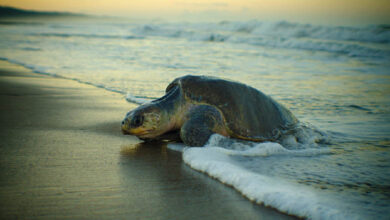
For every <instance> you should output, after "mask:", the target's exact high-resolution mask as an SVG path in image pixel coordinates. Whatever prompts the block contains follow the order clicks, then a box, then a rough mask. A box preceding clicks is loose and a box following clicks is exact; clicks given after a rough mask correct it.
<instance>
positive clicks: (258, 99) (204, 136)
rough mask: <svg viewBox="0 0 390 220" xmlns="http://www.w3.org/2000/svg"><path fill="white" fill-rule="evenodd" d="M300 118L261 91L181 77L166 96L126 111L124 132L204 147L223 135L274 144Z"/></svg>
mask: <svg viewBox="0 0 390 220" xmlns="http://www.w3.org/2000/svg"><path fill="white" fill-rule="evenodd" d="M297 122H298V120H297V119H296V118H295V116H294V115H293V114H292V113H291V112H290V111H289V110H288V109H286V108H285V107H284V106H282V105H281V104H279V103H277V102H276V101H275V100H273V99H272V98H271V97H269V96H267V95H265V94H263V93H262V92H260V91H259V90H257V89H254V88H252V87H250V86H247V85H244V84H242V83H239V82H233V81H229V80H224V79H219V78H215V77H208V76H192V75H187V76H183V77H179V78H177V79H175V80H173V82H171V83H170V84H169V85H168V87H167V88H166V94H165V95H164V96H163V97H161V98H159V99H156V100H154V101H152V102H150V103H147V104H143V105H141V106H139V107H138V108H136V109H134V110H132V111H130V112H128V113H127V115H126V117H125V119H124V120H123V121H122V131H123V133H124V134H131V135H135V136H137V137H138V138H140V139H142V140H154V139H164V138H166V137H168V136H167V134H172V133H174V134H175V133H176V134H177V136H179V137H180V139H181V140H182V141H183V142H184V144H186V145H189V146H203V145H204V144H206V143H207V141H208V139H209V137H210V136H211V135H212V134H214V133H218V134H221V135H224V136H227V137H232V138H238V139H244V140H250V141H275V140H276V139H278V138H279V137H280V134H281V133H282V132H283V131H284V130H287V129H290V128H291V127H293V126H294V125H295V124H296V123H297Z"/></svg>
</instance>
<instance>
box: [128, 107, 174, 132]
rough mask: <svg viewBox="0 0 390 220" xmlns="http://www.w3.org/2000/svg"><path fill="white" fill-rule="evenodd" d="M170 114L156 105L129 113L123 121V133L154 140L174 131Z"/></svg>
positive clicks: (139, 108)
mask: <svg viewBox="0 0 390 220" xmlns="http://www.w3.org/2000/svg"><path fill="white" fill-rule="evenodd" d="M170 121H171V120H170V117H169V116H168V114H167V113H166V112H165V111H164V110H163V109H161V108H160V107H159V106H158V105H156V104H154V103H149V104H144V105H141V106H139V107H138V108H136V109H134V110H132V111H130V112H128V113H127V114H126V117H125V118H124V119H123V121H122V132H123V133H124V134H131V135H135V136H137V137H138V138H140V139H154V138H156V137H158V136H159V135H161V134H164V133H166V132H167V131H169V130H171V129H172V127H173V126H172V123H171V122H170Z"/></svg>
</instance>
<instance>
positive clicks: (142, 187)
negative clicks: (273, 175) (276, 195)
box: [0, 61, 292, 219]
mask: <svg viewBox="0 0 390 220" xmlns="http://www.w3.org/2000/svg"><path fill="white" fill-rule="evenodd" d="M0 102H1V105H0V106H1V107H0V140H1V141H0V175H1V177H0V198H1V199H0V218H1V219H53V218H61V219H63V218H65V219H274V218H275V219H291V218H292V217H290V216H287V215H284V214H282V213H279V212H277V211H275V210H274V209H271V208H267V207H263V206H261V205H257V204H254V203H252V202H250V201H248V200H247V199H245V198H244V197H243V196H241V195H240V194H239V193H238V192H236V191H235V190H234V189H232V188H230V187H228V186H225V185H223V184H221V183H219V182H218V181H216V180H214V179H211V178H209V177H208V176H206V175H205V174H202V173H198V172H197V171H194V170H192V169H191V168H189V167H188V166H187V165H185V164H184V163H183V161H182V158H181V153H178V152H174V151H171V150H169V149H167V147H166V145H165V144H163V143H160V144H157V143H154V144H144V143H141V142H140V141H139V140H138V139H136V138H135V137H132V136H124V135H122V133H121V132H120V125H119V124H120V121H121V120H122V117H123V116H124V115H125V113H126V112H127V111H128V110H130V109H132V108H134V107H136V105H132V104H129V103H127V102H126V101H125V100H124V98H123V97H122V95H120V94H116V93H112V92H108V91H106V90H103V89H99V88H95V87H93V86H89V85H84V84H80V83H77V82H75V81H72V80H66V79H60V78H54V77H50V76H44V75H39V74H34V73H31V72H30V71H29V70H27V69H25V68H23V67H20V66H17V65H14V64H10V63H7V62H5V61H0Z"/></svg>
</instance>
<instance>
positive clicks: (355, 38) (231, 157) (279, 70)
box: [0, 19, 390, 219]
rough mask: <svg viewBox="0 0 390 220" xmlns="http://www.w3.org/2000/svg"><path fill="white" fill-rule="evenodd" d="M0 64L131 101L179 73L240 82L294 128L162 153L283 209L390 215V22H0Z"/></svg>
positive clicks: (338, 215) (311, 214)
mask: <svg viewBox="0 0 390 220" xmlns="http://www.w3.org/2000/svg"><path fill="white" fill-rule="evenodd" d="M0 59H1V60H6V61H9V62H13V63H17V64H20V65H23V66H25V67H27V68H30V69H32V70H33V71H34V72H36V73H40V74H48V75H53V76H57V77H63V78H68V79H73V80H77V81H79V82H81V83H87V84H92V85H94V86H97V87H101V88H102V89H107V90H111V91H114V92H118V93H121V94H123V97H124V99H125V98H126V99H127V100H128V101H129V102H134V103H139V104H142V103H145V102H148V101H150V100H153V99H155V98H158V97H160V96H162V95H163V94H164V90H165V87H166V86H167V85H168V84H169V83H170V82H171V81H172V80H173V79H175V78H176V77H179V76H183V75H187V74H193V75H211V76H217V77H223V78H227V79H231V80H235V81H240V82H243V83H246V84H248V85H250V86H252V87H255V88H257V89H259V90H261V91H263V92H264V93H266V94H268V95H270V96H272V97H273V98H274V99H275V100H277V101H278V102H280V103H282V104H284V105H285V106H286V107H287V108H289V109H290V110H291V111H292V112H293V113H294V114H295V115H296V117H297V118H298V119H299V120H300V122H301V123H302V124H301V129H300V131H299V132H298V133H297V134H295V135H292V136H290V137H287V138H285V139H284V140H283V141H282V142H280V143H271V142H267V143H253V142H244V141H238V140H232V139H228V138H225V137H222V136H219V135H214V136H212V137H211V138H210V140H209V142H208V143H207V144H206V146H204V147H203V148H187V147H185V146H183V145H180V144H170V145H169V148H170V149H172V150H178V151H181V152H183V159H184V162H185V163H186V164H188V165H189V166H190V167H192V168H193V169H195V170H198V171H201V172H204V173H206V174H207V175H209V176H210V177H211V178H215V179H217V180H219V181H220V182H221V183H224V184H227V185H230V186H232V187H233V188H235V189H237V190H238V191H239V192H241V193H242V194H243V195H244V196H245V197H247V198H248V199H250V200H252V201H254V202H257V203H260V204H264V205H266V206H271V207H274V208H276V209H278V210H280V211H282V212H286V213H289V214H292V215H296V216H301V217H307V218H310V219H386V218H389V216H390V62H389V61H390V26H386V25H372V26H364V27H345V26H320V25H315V24H299V23H293V22H287V21H280V22H262V21H256V20H253V21H245V22H244V21H240V22H238V21H221V22H210V23H183V22H162V21H148V22H146V21H131V20H124V19H118V20H115V19H109V20H105V19H99V20H94V19H84V20H75V19H68V20H64V19H62V20H61V19H55V20H47V19H46V20H44V19H33V20H23V19H19V20H16V21H12V22H11V21H1V22H0ZM124 115H125V112H124ZM118 127H119V122H118Z"/></svg>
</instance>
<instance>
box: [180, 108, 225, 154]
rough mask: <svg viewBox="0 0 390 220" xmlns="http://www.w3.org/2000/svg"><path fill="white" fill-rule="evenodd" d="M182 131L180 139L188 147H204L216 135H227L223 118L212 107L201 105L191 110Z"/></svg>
mask: <svg viewBox="0 0 390 220" xmlns="http://www.w3.org/2000/svg"><path fill="white" fill-rule="evenodd" d="M186 118H187V121H186V122H185V123H184V124H183V126H182V127H181V129H180V137H181V140H182V141H183V142H184V144H186V145H188V146H199V147H200V146H203V145H205V144H206V143H207V141H208V140H209V138H210V136H211V135H212V134H214V133H220V134H225V133H226V132H225V128H224V123H223V117H222V115H221V113H220V112H219V111H218V110H217V109H216V108H215V107H212V106H209V105H199V106H196V107H194V108H193V109H191V110H190V112H189V113H188V114H187V116H186Z"/></svg>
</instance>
